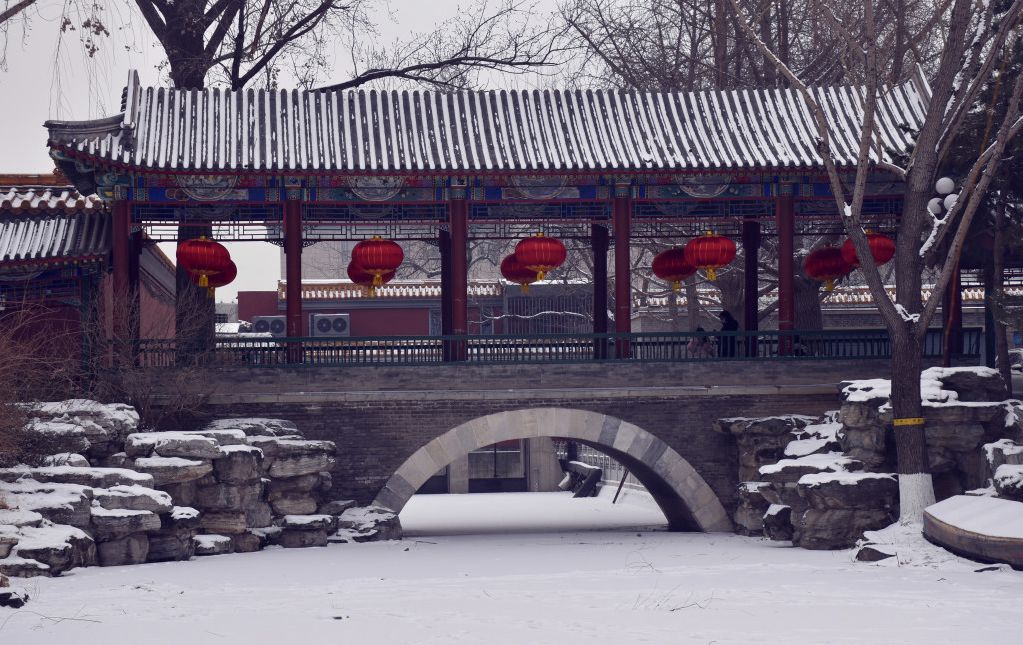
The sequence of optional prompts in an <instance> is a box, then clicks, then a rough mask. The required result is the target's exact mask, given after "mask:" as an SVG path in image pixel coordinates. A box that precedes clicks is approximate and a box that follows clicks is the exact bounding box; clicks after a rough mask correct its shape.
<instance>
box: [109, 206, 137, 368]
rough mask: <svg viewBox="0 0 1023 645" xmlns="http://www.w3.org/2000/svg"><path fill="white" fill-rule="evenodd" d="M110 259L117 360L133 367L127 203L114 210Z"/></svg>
mask: <svg viewBox="0 0 1023 645" xmlns="http://www.w3.org/2000/svg"><path fill="white" fill-rule="evenodd" d="M111 211H112V213H111V216H112V222H111V246H112V248H111V256H112V260H113V278H112V286H113V292H114V293H113V308H112V309H113V310H112V312H111V317H112V321H111V322H112V324H113V329H111V332H112V336H113V341H114V356H115V357H117V361H118V362H119V363H120V364H122V365H123V364H126V363H127V364H131V363H132V362H133V360H132V356H131V341H132V338H131V332H132V329H131V327H132V325H131V301H132V298H131V297H130V294H131V266H130V265H131V253H132V240H131V207H130V205H129V203H128V201H127V200H126V199H118V200H116V201H114V203H113V205H112V207H111Z"/></svg>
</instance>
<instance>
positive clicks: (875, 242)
mask: <svg viewBox="0 0 1023 645" xmlns="http://www.w3.org/2000/svg"><path fill="white" fill-rule="evenodd" d="M867 243H868V244H870V254H871V255H872V256H874V264H876V265H877V266H881V265H882V264H885V263H887V262H888V261H889V260H891V259H892V258H893V257H895V240H893V239H892V238H890V237H888V236H887V235H882V234H881V233H871V232H870V231H867ZM842 258H843V259H844V260H845V261H846V263H847V264H849V266H851V267H852V268H854V269H858V268H860V259H859V257H858V256H857V255H856V248H855V247H854V246H853V241H852V239H848V240H846V241H845V244H843V245H842Z"/></svg>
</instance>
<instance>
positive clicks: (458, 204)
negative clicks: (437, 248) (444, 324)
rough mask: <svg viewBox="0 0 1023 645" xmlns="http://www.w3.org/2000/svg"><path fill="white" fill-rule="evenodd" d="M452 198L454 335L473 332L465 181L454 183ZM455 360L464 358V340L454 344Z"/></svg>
mask: <svg viewBox="0 0 1023 645" xmlns="http://www.w3.org/2000/svg"><path fill="white" fill-rule="evenodd" d="M450 191H451V192H450V201H449V202H448V224H449V226H450V230H451V246H450V254H451V256H450V259H449V266H450V267H451V277H450V279H449V280H448V283H447V284H448V289H449V290H450V292H451V295H450V296H449V299H448V303H449V306H450V307H451V335H453V336H465V335H467V334H468V333H469V267H468V256H469V205H468V203H467V202H466V186H465V184H464V183H462V184H455V183H452V185H451V189H450ZM450 358H451V360H455V361H464V360H465V358H466V345H465V342H464V341H459V342H455V343H454V344H453V345H452V352H451V356H450Z"/></svg>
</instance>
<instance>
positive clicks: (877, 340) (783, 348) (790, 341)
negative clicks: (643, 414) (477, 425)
mask: <svg viewBox="0 0 1023 645" xmlns="http://www.w3.org/2000/svg"><path fill="white" fill-rule="evenodd" d="M963 343H964V353H963V355H964V356H965V357H978V356H980V351H981V332H980V330H979V329H966V330H964V332H963ZM136 346H137V348H138V349H137V358H136V362H137V364H138V365H140V366H142V367H171V366H175V365H180V364H182V363H192V364H195V363H199V364H206V365H213V366H224V367H228V366H253V367H276V366H285V365H291V366H295V365H302V366H317V365H345V366H358V365H434V364H438V363H443V362H452V361H458V362H467V363H476V364H500V363H570V362H583V361H594V360H603V361H615V362H668V361H708V362H709V361H750V360H834V359H842V360H856V359H878V358H889V357H890V356H891V344H890V342H889V340H888V334H887V332H885V331H884V330H852V329H843V330H828V331H791V332H779V331H757V332H733V333H720V332H717V333H702V332H678V333H634V334H547V335H519V336H379V337H359V338H336V339H324V338H237V339H236V338H221V339H218V340H217V345H216V349H215V350H213V351H211V352H207V353H205V354H202V355H198V356H183V355H180V353H179V352H178V349H177V347H176V345H175V342H174V341H173V340H140V341H138V342H137V345H136ZM941 351H942V342H941V330H940V329H932V330H930V331H929V332H928V335H927V338H926V339H925V342H924V356H925V357H928V358H935V357H938V356H941Z"/></svg>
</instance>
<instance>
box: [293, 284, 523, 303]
mask: <svg viewBox="0 0 1023 645" xmlns="http://www.w3.org/2000/svg"><path fill="white" fill-rule="evenodd" d="M468 290H469V291H468V293H469V295H470V296H475V297H484V298H485V297H488V296H489V297H500V296H501V295H502V294H503V293H504V286H503V285H502V284H501V283H500V282H470V283H469V286H468ZM440 296H441V286H440V281H439V280H437V281H411V280H410V281H403V280H395V281H393V282H389V283H388V284H385V285H383V286H382V287H377V289H376V294H375V296H374V297H376V298H440ZM277 297H278V298H279V299H281V300H285V299H286V297H287V281H286V280H281V281H280V282H278V283H277ZM366 297H368V294H367V293H366V289H364V288H363V287H361V286H359V285H357V284H355V283H353V282H350V281H348V280H333V281H328V280H315V281H309V282H306V281H305V280H303V281H302V300H303V301H309V300H353V299H359V298H366Z"/></svg>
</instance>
